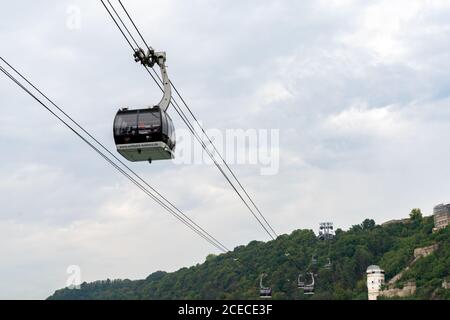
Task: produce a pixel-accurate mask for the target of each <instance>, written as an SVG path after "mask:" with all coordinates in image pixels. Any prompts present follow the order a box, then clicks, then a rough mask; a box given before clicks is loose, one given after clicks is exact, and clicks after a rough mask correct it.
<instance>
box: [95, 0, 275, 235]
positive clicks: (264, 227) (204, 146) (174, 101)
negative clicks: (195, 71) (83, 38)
mask: <svg viewBox="0 0 450 320" xmlns="http://www.w3.org/2000/svg"><path fill="white" fill-rule="evenodd" d="M101 2H102V4H103V6H104V7H105V9H106V10H107V11H108V13H109V15H110V17H111V19H112V20H113V21H114V23H115V24H116V26H117V28H118V29H119V30H120V32H121V33H122V35H123V36H124V38H125V39H126V41H127V42H128V44H129V45H130V47H131V48H132V50H133V52H134V48H133V46H132V45H131V42H130V41H129V39H128V38H127V37H126V35H125V33H124V32H123V30H122V28H121V27H120V26H119V24H118V23H117V21H116V19H115V18H114V17H113V15H112V14H111V12H110V10H108V8H107V7H106V5H105V3H104V2H103V0H101ZM108 3H109V4H110V6H111V7H113V5H112V4H111V3H110V2H109V1H108ZM121 5H122V6H123V4H121ZM113 10H114V9H113ZM125 10H126V9H125ZM114 12H116V14H117V11H116V10H114ZM126 13H127V15H128V17H129V18H130V20H131V21H132V23H133V25H134V27H135V28H136V30H137V31H138V33H139V35H140V36H141V38H142V39H143V37H142V34H141V33H140V32H139V29H137V27H136V25H135V24H134V21H133V20H132V19H131V17H130V16H129V14H128V12H126ZM119 19H120V20H121V21H122V19H121V18H120V17H119ZM122 24H124V23H123V21H122ZM125 28H126V27H125ZM128 32H129V30H128ZM143 41H144V43H145V40H144V39H143ZM145 44H146V43H145ZM146 46H147V47H148V45H147V44H146ZM148 48H149V47H148ZM145 67H146V70H147V72H148V73H149V74H150V76H151V77H152V79H153V80H154V81H155V83H156V84H157V85H158V87H159V88H160V90H161V91H162V92H164V89H163V88H162V87H161V86H160V83H159V82H158V81H157V80H156V78H155V77H154V76H153V75H152V74H151V72H150V70H149V69H148V67H147V66H145ZM151 69H152V71H153V72H154V73H155V74H156V77H157V78H158V79H159V80H160V81H162V80H161V78H160V77H159V75H158V74H157V73H156V71H155V70H154V69H153V68H151ZM172 100H173V101H171V105H172V106H173V107H174V109H175V110H176V111H177V113H178V114H179V115H180V117H181V119H182V120H183V121H184V122H185V124H186V125H187V127H188V128H189V130H190V131H191V132H192V134H193V135H194V136H195V137H196V139H197V140H198V141H199V143H200V144H201V145H202V147H203V149H204V150H205V151H206V152H207V153H208V155H209V157H210V158H211V159H212V160H213V161H214V163H215V165H216V167H217V168H218V169H219V170H220V172H221V173H222V175H223V176H224V177H225V178H226V180H227V181H228V183H229V184H230V185H231V186H232V187H233V189H234V191H235V192H236V193H237V194H238V196H239V197H240V198H241V200H242V201H243V202H244V204H245V205H246V206H247V208H248V209H249V210H250V212H251V213H252V215H253V216H254V217H255V219H256V220H257V221H258V222H259V224H260V225H261V226H262V227H263V229H264V230H265V231H266V232H267V234H268V235H269V236H270V237H271V238H272V239H275V238H274V237H273V235H272V234H271V233H270V231H269V230H268V229H267V228H266V226H264V224H263V223H262V222H261V221H260V220H259V218H258V217H257V215H256V214H255V213H254V212H253V210H252V209H251V208H250V206H249V205H248V203H247V202H246V201H245V199H244V198H243V197H242V195H241V194H240V193H239V191H238V190H237V188H236V187H235V186H234V184H233V183H232V181H231V180H230V179H229V178H228V176H227V175H226V173H225V172H224V171H223V169H222V168H221V167H220V165H219V164H218V163H217V161H216V160H215V158H214V156H213V155H212V154H211V152H210V151H209V150H208V149H207V146H206V145H205V143H204V141H203V139H201V138H200V137H199V135H198V133H197V131H196V130H195V129H194V127H193V126H192V124H191V123H190V121H189V119H188V118H187V116H186V115H185V114H184V112H183V111H182V109H181V107H180V106H179V105H178V102H177V101H176V100H175V99H172ZM177 107H178V109H177ZM264 220H265V219H264ZM266 221H267V220H266ZM266 223H267V222H266ZM269 227H270V228H271V229H272V227H271V226H270V225H269ZM272 230H273V229H272ZM274 234H275V235H276V236H277V234H276V233H275V232H274Z"/></svg>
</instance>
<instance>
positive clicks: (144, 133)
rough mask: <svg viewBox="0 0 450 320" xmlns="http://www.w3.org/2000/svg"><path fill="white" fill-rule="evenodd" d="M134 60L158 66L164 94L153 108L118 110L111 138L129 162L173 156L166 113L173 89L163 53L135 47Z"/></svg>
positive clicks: (173, 130)
mask: <svg viewBox="0 0 450 320" xmlns="http://www.w3.org/2000/svg"><path fill="white" fill-rule="evenodd" d="M134 57H135V61H136V62H138V61H140V62H141V63H142V64H143V65H145V66H147V67H153V65H154V64H155V63H156V64H158V66H159V67H160V69H161V74H162V80H163V84H164V95H163V97H162V99H161V101H160V102H159V103H158V104H157V105H156V106H154V107H150V108H141V109H128V108H122V109H120V110H119V111H118V112H117V114H116V117H115V119H114V141H115V144H116V148H117V151H118V152H119V153H120V154H121V155H122V156H123V157H124V158H125V159H127V160H129V161H133V162H134V161H149V162H150V163H151V162H152V161H154V160H166V159H173V158H174V150H175V129H174V126H173V122H172V119H171V118H170V116H169V115H168V114H167V112H166V111H167V108H168V107H169V104H170V100H171V96H172V92H171V87H170V81H169V78H168V76H167V71H166V66H165V61H166V54H165V53H164V52H157V53H155V52H154V51H153V49H151V50H150V51H149V53H148V54H147V55H146V54H145V53H144V51H143V50H142V49H137V50H136V52H135V54H134Z"/></svg>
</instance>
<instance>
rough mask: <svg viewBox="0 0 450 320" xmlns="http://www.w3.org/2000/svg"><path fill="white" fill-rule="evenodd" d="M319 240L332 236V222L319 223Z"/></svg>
mask: <svg viewBox="0 0 450 320" xmlns="http://www.w3.org/2000/svg"><path fill="white" fill-rule="evenodd" d="M318 238H319V239H320V240H331V239H333V238H334V231H333V222H321V223H320V225H319V236H318Z"/></svg>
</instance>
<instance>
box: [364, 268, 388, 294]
mask: <svg viewBox="0 0 450 320" xmlns="http://www.w3.org/2000/svg"><path fill="white" fill-rule="evenodd" d="M366 272H367V292H368V296H369V300H377V297H378V295H379V294H380V290H381V286H382V285H383V284H384V270H383V269H381V268H380V267H379V266H376V265H371V266H369V267H368V268H367V271H366Z"/></svg>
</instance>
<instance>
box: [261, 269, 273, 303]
mask: <svg viewBox="0 0 450 320" xmlns="http://www.w3.org/2000/svg"><path fill="white" fill-rule="evenodd" d="M265 276H266V274H265V273H263V274H262V275H261V278H260V280H259V297H260V298H261V299H270V298H272V288H270V287H265V286H264V285H263V278H264V277H265Z"/></svg>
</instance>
